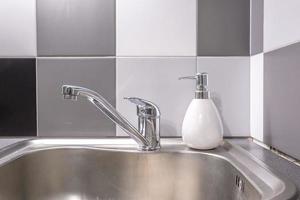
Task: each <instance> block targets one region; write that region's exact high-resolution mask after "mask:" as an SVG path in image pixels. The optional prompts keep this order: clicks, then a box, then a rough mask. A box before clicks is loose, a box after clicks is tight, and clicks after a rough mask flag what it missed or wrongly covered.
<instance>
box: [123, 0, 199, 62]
mask: <svg viewBox="0 0 300 200" xmlns="http://www.w3.org/2000/svg"><path fill="white" fill-rule="evenodd" d="M196 32H197V0H188V1H186V0H150V1H149V0H117V55H119V56H196V43H197V42H196V35H197V34H196Z"/></svg>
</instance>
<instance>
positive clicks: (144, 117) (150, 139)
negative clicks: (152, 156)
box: [62, 85, 160, 151]
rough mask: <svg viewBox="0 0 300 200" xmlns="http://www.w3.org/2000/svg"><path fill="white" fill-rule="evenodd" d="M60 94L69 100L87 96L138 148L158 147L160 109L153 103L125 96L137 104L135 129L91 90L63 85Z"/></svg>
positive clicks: (150, 148) (146, 149)
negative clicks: (136, 125)
mask: <svg viewBox="0 0 300 200" xmlns="http://www.w3.org/2000/svg"><path fill="white" fill-rule="evenodd" d="M62 94H63V97H64V99H71V100H77V97H78V96H79V95H81V96H84V97H87V99H88V100H89V101H90V102H91V103H92V104H93V105H95V106H96V107H97V108H98V109H99V110H101V111H102V112H103V113H104V114H105V115H106V116H107V117H108V118H109V119H111V120H112V121H113V122H115V123H116V124H117V125H119V126H120V128H122V129H123V130H124V131H125V132H126V133H127V134H128V135H129V136H130V137H132V138H133V139H134V140H135V141H136V142H137V143H138V146H139V150H143V151H153V150H156V149H159V148H160V135H159V132H160V130H159V129H160V127H159V126H160V111H159V108H158V107H157V106H156V105H155V104H154V103H152V102H150V101H147V100H144V99H140V98H137V97H125V99H127V100H129V101H130V102H132V103H134V104H136V106H137V115H138V130H137V129H136V128H135V127H134V126H133V125H132V124H131V123H130V122H129V121H128V120H126V119H125V118H124V117H123V116H122V115H121V114H120V113H119V112H118V111H117V110H116V109H115V108H114V107H113V106H112V105H111V104H110V103H108V101H107V100H106V99H105V98H104V97H102V96H101V95H100V94H98V93H97V92H95V91H93V90H90V89H87V88H83V87H79V86H73V85H63V86H62Z"/></svg>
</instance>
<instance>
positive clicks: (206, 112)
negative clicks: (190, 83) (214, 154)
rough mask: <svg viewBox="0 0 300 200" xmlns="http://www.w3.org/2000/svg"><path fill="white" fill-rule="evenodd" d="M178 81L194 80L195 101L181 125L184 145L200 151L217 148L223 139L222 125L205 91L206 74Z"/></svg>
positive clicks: (198, 74)
mask: <svg viewBox="0 0 300 200" xmlns="http://www.w3.org/2000/svg"><path fill="white" fill-rule="evenodd" d="M179 79H195V80H196V91H195V99H193V100H192V102H191V103H190V105H189V107H188V109H187V111H186V114H185V117H184V120H183V124H182V138H183V141H184V143H185V144H186V145H187V146H189V147H191V148H194V149H202V150H205V149H213V148H216V147H218V146H219V145H220V143H221V141H222V139H223V125H222V121H221V117H220V114H219V112H218V110H217V108H216V106H215V104H214V102H213V101H212V100H211V99H210V94H209V91H208V89H207V84H208V74H207V73H197V74H196V76H188V77H181V78H179Z"/></svg>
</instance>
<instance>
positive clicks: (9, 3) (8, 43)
mask: <svg viewBox="0 0 300 200" xmlns="http://www.w3.org/2000/svg"><path fill="white" fill-rule="evenodd" d="M35 2H36V1H35V0H26V1H20V0H6V1H0V27H1V33H0V57H32V56H36V15H35V13H36V10H35Z"/></svg>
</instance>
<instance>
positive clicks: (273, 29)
mask: <svg viewBox="0 0 300 200" xmlns="http://www.w3.org/2000/svg"><path fill="white" fill-rule="evenodd" d="M299 8H300V1H299V0H286V1H282V0H265V1H264V52H268V51H271V50H274V49H278V48H281V47H284V46H287V45H290V44H293V43H295V42H299V41H300V26H299V24H300V12H299Z"/></svg>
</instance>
